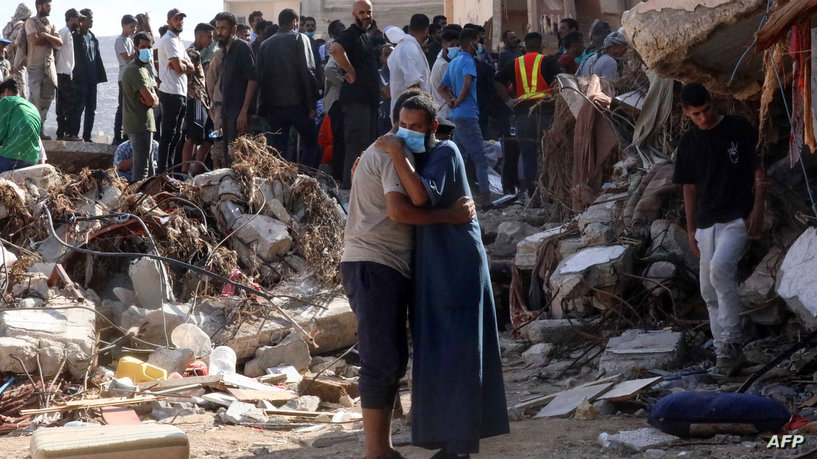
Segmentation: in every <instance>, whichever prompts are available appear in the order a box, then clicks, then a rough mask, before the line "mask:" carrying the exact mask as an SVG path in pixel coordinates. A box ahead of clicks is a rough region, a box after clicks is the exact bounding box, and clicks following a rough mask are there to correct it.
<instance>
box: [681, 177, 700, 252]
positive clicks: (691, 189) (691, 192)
mask: <svg viewBox="0 0 817 459" xmlns="http://www.w3.org/2000/svg"><path fill="white" fill-rule="evenodd" d="M697 211H698V187H697V186H695V185H692V184H686V185H684V213H685V214H686V220H687V236H688V240H689V249H690V251H692V254H693V255H695V256H696V257H698V258H700V257H701V251H700V250H699V249H698V241H697V240H696V239H695V230H696V229H697V227H698V218H697Z"/></svg>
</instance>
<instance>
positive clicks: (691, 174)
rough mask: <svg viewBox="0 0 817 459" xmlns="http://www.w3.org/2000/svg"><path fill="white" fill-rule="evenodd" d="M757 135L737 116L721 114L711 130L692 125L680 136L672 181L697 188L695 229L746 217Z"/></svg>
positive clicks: (754, 164)
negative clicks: (703, 129) (719, 120)
mask: <svg viewBox="0 0 817 459" xmlns="http://www.w3.org/2000/svg"><path fill="white" fill-rule="evenodd" d="M756 143H757V134H756V133H755V130H754V128H752V125H751V124H749V122H748V121H747V120H746V119H745V118H743V117H740V116H724V118H723V120H721V122H720V123H719V124H718V125H717V126H715V127H714V128H712V129H709V130H706V131H702V130H700V129H698V128H697V127H692V129H690V130H689V131H687V132H686V133H685V134H684V135H683V137H681V143H680V145H679V146H678V157H677V159H676V161H675V173H674V175H673V177H672V181H673V182H674V183H679V184H694V185H696V186H697V191H698V228H699V229H704V228H709V227H710V226H712V225H714V224H716V223H727V222H730V221H732V220H736V219H738V218H747V217H748V216H749V214H750V213H751V211H752V206H753V205H754V194H753V191H752V189H753V187H754V172H755V169H756V168H757V164H758V155H757V151H756V150H755V144H756Z"/></svg>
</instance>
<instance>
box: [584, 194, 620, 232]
mask: <svg viewBox="0 0 817 459" xmlns="http://www.w3.org/2000/svg"><path fill="white" fill-rule="evenodd" d="M615 208H616V203H615V201H610V202H605V203H602V204H594V205H592V206H590V207H588V208H587V210H585V211H584V212H582V213H581V214H579V216H578V217H577V221H578V223H579V230H580V231H584V229H585V228H586V227H587V225H589V224H591V223H604V224H605V225H609V224H611V223H612V222H613V220H614V217H613V211H614V210H615Z"/></svg>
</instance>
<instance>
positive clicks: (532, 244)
mask: <svg viewBox="0 0 817 459" xmlns="http://www.w3.org/2000/svg"><path fill="white" fill-rule="evenodd" d="M565 231H566V226H559V227H556V228H552V229H549V230H547V231H543V232H541V233H536V234H534V235H531V236H528V237H526V238H525V239H523V240H521V241H519V243H518V244H516V258H514V265H516V267H517V268H519V269H533V268H534V267H535V266H536V254H537V252H538V251H539V247H541V246H542V245H544V244H545V243H547V241H548V240H549V239H551V238H554V237H556V236H559V235H560V234H563V233H564V232H565Z"/></svg>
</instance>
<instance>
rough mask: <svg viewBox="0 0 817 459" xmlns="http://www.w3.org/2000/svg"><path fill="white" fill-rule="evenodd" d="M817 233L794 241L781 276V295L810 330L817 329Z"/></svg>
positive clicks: (806, 232) (807, 232)
mask: <svg viewBox="0 0 817 459" xmlns="http://www.w3.org/2000/svg"><path fill="white" fill-rule="evenodd" d="M815 260H817V229H815V228H809V229H807V230H805V231H804V232H803V234H801V235H800V237H799V238H797V240H796V241H794V244H792V246H791V247H789V251H788V252H787V253H786V257H785V258H784V259H783V263H782V264H781V265H780V270H779V271H778V273H777V288H776V290H777V294H778V295H780V297H781V298H783V299H784V300H785V301H786V305H788V307H789V309H790V310H791V311H792V312H794V313H795V314H796V315H797V317H798V318H799V319H800V321H802V322H803V324H804V325H805V326H806V328H808V329H809V330H813V329H815V328H817V270H815V269H814V266H815Z"/></svg>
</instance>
